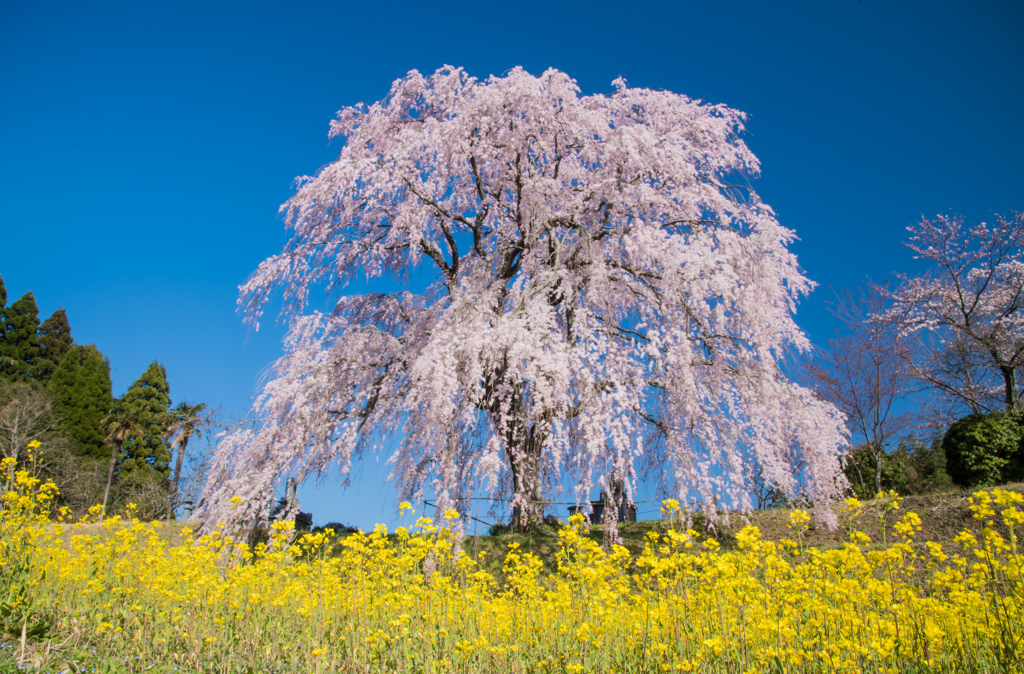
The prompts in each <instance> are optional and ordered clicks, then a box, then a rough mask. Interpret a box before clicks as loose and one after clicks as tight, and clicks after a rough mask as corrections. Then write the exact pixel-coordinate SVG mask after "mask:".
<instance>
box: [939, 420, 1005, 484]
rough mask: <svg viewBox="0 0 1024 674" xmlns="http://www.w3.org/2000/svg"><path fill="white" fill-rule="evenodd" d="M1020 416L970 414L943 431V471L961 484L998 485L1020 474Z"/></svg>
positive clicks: (956, 482)
mask: <svg viewBox="0 0 1024 674" xmlns="http://www.w3.org/2000/svg"><path fill="white" fill-rule="evenodd" d="M1021 440H1022V436H1021V419H1020V418H1019V417H1018V416H1017V415H1012V414H1004V413H1002V412H993V413H991V414H971V415H969V416H966V417H964V418H963V419H960V420H958V421H956V422H955V423H954V424H953V425H951V426H950V427H949V430H948V431H946V435H945V436H944V437H943V439H942V447H943V450H944V451H945V454H946V470H947V472H948V473H949V476H950V478H952V480H953V482H954V483H955V484H957V485H959V486H961V487H965V488H968V489H970V488H973V487H977V486H984V485H993V484H1001V483H1003V482H1008V481H1012V480H1018V479H1020V478H1021V477H1022V476H1021V457H1020V452H1021V449H1020V444H1021Z"/></svg>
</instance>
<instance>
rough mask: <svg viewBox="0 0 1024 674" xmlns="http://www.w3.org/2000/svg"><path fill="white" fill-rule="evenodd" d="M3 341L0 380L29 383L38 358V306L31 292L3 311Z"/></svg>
mask: <svg viewBox="0 0 1024 674" xmlns="http://www.w3.org/2000/svg"><path fill="white" fill-rule="evenodd" d="M3 318H4V328H5V331H4V340H3V342H0V379H3V380H6V381H28V380H29V379H33V378H35V375H36V365H37V363H36V360H37V359H38V358H39V353H40V350H39V335H38V334H36V330H37V329H38V328H39V307H38V306H36V298H35V296H33V295H32V291H31V290H30V291H29V292H27V293H25V294H24V295H22V296H21V299H19V300H18V301H17V302H15V303H14V304H12V305H11V306H10V307H8V308H6V309H4V310H3Z"/></svg>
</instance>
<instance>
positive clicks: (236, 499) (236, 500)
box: [231, 496, 245, 510]
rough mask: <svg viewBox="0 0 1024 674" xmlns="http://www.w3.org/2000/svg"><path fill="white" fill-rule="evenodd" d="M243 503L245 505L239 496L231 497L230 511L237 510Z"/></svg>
mask: <svg viewBox="0 0 1024 674" xmlns="http://www.w3.org/2000/svg"><path fill="white" fill-rule="evenodd" d="M243 503H245V499H244V498H242V497H241V496H232V497H231V509H232V510H235V509H236V508H238V506H240V505H242V504H243Z"/></svg>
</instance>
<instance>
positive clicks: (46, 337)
mask: <svg viewBox="0 0 1024 674" xmlns="http://www.w3.org/2000/svg"><path fill="white" fill-rule="evenodd" d="M74 343H75V340H73V339H72V338H71V325H70V324H69V323H68V316H67V314H66V313H65V312H64V308H63V307H61V308H60V309H57V311H55V312H53V315H52V316H50V317H49V318H47V319H46V320H45V321H43V324H42V325H40V326H39V351H40V353H39V360H38V364H37V365H36V378H37V379H39V380H40V381H48V380H49V379H50V377H52V376H53V373H54V371H55V370H56V369H57V366H58V365H60V363H61V361H62V360H64V356H66V355H67V354H68V352H69V351H70V350H71V347H72V345H74Z"/></svg>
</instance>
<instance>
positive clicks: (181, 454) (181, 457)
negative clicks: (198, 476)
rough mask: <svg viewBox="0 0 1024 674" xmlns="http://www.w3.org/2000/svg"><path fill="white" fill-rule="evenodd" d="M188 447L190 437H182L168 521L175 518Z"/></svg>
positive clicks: (172, 481)
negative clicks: (182, 465) (183, 464)
mask: <svg viewBox="0 0 1024 674" xmlns="http://www.w3.org/2000/svg"><path fill="white" fill-rule="evenodd" d="M186 447H188V436H187V435H185V436H182V438H181V442H180V443H178V459H177V461H175V463H174V478H173V479H172V480H171V496H170V499H169V501H168V503H167V521H168V522H170V521H171V518H172V517H174V502H175V501H176V500H177V499H178V480H179V479H180V478H181V464H182V462H183V461H184V459H185V448H186Z"/></svg>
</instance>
